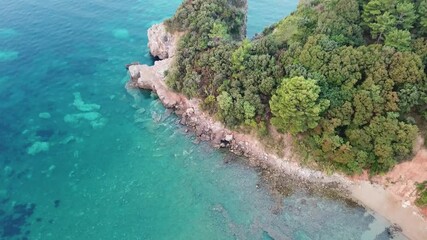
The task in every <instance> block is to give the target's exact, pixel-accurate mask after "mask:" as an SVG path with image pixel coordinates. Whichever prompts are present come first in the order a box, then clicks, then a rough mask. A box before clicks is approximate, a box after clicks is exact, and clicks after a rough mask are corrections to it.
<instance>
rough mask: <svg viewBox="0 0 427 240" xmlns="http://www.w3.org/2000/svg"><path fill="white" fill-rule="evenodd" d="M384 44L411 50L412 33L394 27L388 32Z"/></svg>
mask: <svg viewBox="0 0 427 240" xmlns="http://www.w3.org/2000/svg"><path fill="white" fill-rule="evenodd" d="M384 45H386V46H389V47H394V48H396V49H397V50H399V51H409V50H410V49H411V48H410V45H411V33H410V32H409V31H407V30H398V29H394V30H392V31H391V32H389V33H387V35H386V40H385V42H384Z"/></svg>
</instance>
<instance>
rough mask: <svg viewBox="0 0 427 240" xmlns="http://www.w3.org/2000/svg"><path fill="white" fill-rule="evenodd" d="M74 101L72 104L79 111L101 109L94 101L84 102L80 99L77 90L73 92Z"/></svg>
mask: <svg viewBox="0 0 427 240" xmlns="http://www.w3.org/2000/svg"><path fill="white" fill-rule="evenodd" d="M73 95H74V102H73V106H74V107H76V108H77V109H78V110H79V111H82V112H92V111H96V110H99V109H101V106H100V105H98V104H94V103H85V102H84V101H83V99H82V96H81V94H80V93H79V92H75V93H73Z"/></svg>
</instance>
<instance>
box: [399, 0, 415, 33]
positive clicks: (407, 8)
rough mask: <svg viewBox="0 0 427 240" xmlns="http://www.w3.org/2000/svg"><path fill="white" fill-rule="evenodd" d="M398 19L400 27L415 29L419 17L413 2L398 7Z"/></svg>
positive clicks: (402, 3) (403, 3)
mask: <svg viewBox="0 0 427 240" xmlns="http://www.w3.org/2000/svg"><path fill="white" fill-rule="evenodd" d="M396 17H397V24H398V27H399V28H401V29H405V30H409V29H412V28H413V27H414V23H415V20H416V19H417V15H416V13H415V8H414V4H413V3H411V2H400V3H397V5H396Z"/></svg>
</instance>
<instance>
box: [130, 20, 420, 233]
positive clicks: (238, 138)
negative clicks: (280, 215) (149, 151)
mask: <svg viewBox="0 0 427 240" xmlns="http://www.w3.org/2000/svg"><path fill="white" fill-rule="evenodd" d="M148 36H149V44H148V45H149V48H150V52H151V54H152V55H153V56H154V57H156V58H158V59H160V60H159V61H156V62H155V64H154V66H147V65H139V64H130V65H128V66H127V68H128V71H129V74H130V77H131V80H130V81H129V83H128V84H127V87H128V88H141V89H147V90H151V91H153V92H155V93H156V94H157V95H158V96H159V100H160V101H161V102H162V103H163V105H164V106H165V107H166V108H169V109H171V110H173V111H174V112H175V113H176V114H177V115H178V116H179V117H180V123H181V124H182V125H185V126H187V127H188V129H189V130H190V131H192V132H193V133H194V134H195V135H196V136H197V138H198V139H200V140H202V141H208V142H210V143H211V144H212V145H213V146H214V147H217V148H228V149H229V150H230V151H231V152H233V153H234V154H236V155H239V156H244V157H246V158H247V159H248V163H249V164H250V165H251V166H255V167H259V168H262V169H264V170H267V171H274V172H276V173H278V174H285V175H287V176H291V177H292V178H296V179H299V180H303V181H304V182H309V183H312V184H314V185H316V186H320V188H322V187H323V188H325V187H326V188H330V187H331V186H334V188H335V189H338V190H339V192H340V193H341V194H342V195H346V196H348V197H350V198H352V199H353V200H355V201H356V202H358V203H360V204H362V205H363V206H365V207H366V208H368V209H371V210H373V211H374V212H376V213H378V214H380V215H382V216H384V217H385V218H387V219H388V220H389V221H390V222H392V223H395V224H397V225H398V226H400V227H401V229H402V232H403V234H404V235H405V236H407V237H409V238H410V239H414V240H417V239H420V240H422V239H427V222H426V220H425V218H423V217H422V215H421V213H420V211H419V209H417V208H416V207H414V206H412V205H407V206H405V205H402V201H403V199H400V198H398V197H397V196H395V195H394V194H393V193H392V192H390V191H387V190H385V189H384V187H383V186H381V185H377V184H372V183H371V182H369V181H366V179H364V180H360V179H354V178H353V179H351V178H349V177H347V176H343V175H341V174H337V173H335V174H333V175H327V174H325V173H323V172H321V171H317V170H312V169H308V168H305V167H302V166H301V165H300V164H299V162H298V161H296V160H295V159H293V158H294V157H293V155H292V151H291V149H287V151H285V152H286V153H287V154H284V157H279V156H277V155H276V154H273V153H271V152H270V151H268V150H267V149H266V147H265V145H264V144H263V143H262V142H260V141H259V140H258V139H257V138H256V137H255V136H253V135H250V134H244V133H240V132H237V131H232V130H230V129H227V128H226V127H225V126H224V125H223V124H222V123H221V122H219V121H216V120H215V119H214V118H212V117H211V116H210V115H209V114H207V113H205V112H203V111H202V110H201V109H200V107H199V106H200V100H198V99H191V100H190V99H187V98H186V97H185V96H184V95H182V94H179V93H176V92H174V91H172V90H171V89H169V88H168V87H167V85H166V83H165V72H166V71H167V70H168V69H170V67H171V66H172V64H173V63H174V53H175V50H176V46H177V43H178V41H179V38H180V37H181V36H182V33H174V34H171V33H168V32H167V30H166V27H165V26H164V24H157V25H154V26H153V27H152V28H150V29H149V30H148ZM396 229H399V228H396Z"/></svg>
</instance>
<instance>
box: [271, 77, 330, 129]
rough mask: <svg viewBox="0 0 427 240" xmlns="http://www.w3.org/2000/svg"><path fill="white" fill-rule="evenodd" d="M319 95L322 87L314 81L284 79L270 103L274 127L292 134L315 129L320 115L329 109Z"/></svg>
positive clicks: (296, 78)
mask: <svg viewBox="0 0 427 240" xmlns="http://www.w3.org/2000/svg"><path fill="white" fill-rule="evenodd" d="M319 93H320V87H319V86H317V85H316V82H315V81H314V80H311V79H305V78H303V77H293V78H290V79H284V80H283V82H282V84H281V85H280V87H279V88H278V89H277V92H276V94H275V95H273V97H272V98H271V101H270V108H271V112H272V113H273V115H274V117H273V119H272V120H271V121H272V123H273V125H274V126H275V127H277V128H278V129H279V130H282V131H286V132H290V133H292V134H296V133H300V132H305V131H307V130H308V129H313V128H315V127H316V126H317V125H318V122H319V120H320V114H321V113H322V112H323V111H324V110H325V109H326V108H327V107H329V101H328V100H319Z"/></svg>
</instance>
